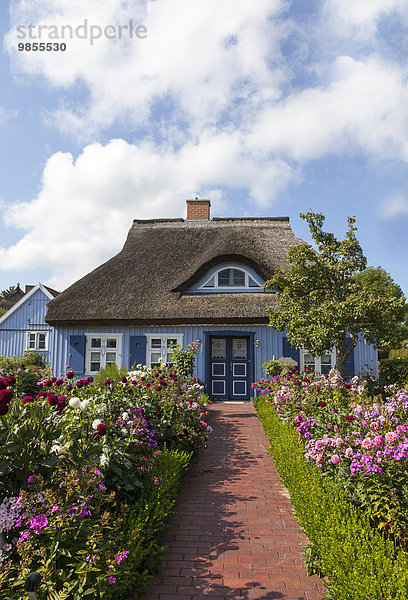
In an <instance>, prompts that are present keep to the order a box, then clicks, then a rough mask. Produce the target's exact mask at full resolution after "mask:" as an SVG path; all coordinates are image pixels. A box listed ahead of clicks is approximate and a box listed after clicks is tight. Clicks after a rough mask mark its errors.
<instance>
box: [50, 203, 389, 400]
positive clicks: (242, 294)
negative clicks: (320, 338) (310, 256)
mask: <svg viewBox="0 0 408 600" xmlns="http://www.w3.org/2000/svg"><path fill="white" fill-rule="evenodd" d="M301 243H303V242H302V240H300V239H299V238H297V237H296V236H295V235H294V234H293V232H292V229H291V227H290V223H289V219H288V218H287V217H277V218H270V217H265V218H260V217H254V218H213V219H210V202H209V201H208V200H188V201H187V219H185V220H184V219H154V220H135V221H134V222H133V225H132V227H131V229H130V231H129V234H128V237H127V240H126V242H125V245H124V247H123V249H122V251H121V252H120V253H119V254H117V255H116V256H115V257H113V258H112V259H110V260H109V261H107V262H106V263H104V264H103V265H101V266H100V267H98V268H97V269H95V270H94V271H92V272H91V273H89V274H88V275H86V276H85V277H83V278H82V279H80V280H79V281H77V282H76V283H74V284H73V285H72V286H71V287H69V288H68V289H67V290H65V291H64V292H63V293H61V294H60V295H59V296H58V297H56V298H55V299H53V300H52V301H51V302H50V303H49V305H48V306H49V308H48V313H47V316H46V321H47V323H48V324H49V325H50V326H52V327H53V328H54V334H53V336H54V343H53V354H52V356H51V364H52V366H53V368H54V372H55V373H57V372H61V371H63V370H64V369H65V365H68V364H69V365H70V366H71V368H73V369H74V372H75V373H76V374H78V375H82V374H87V375H92V374H94V373H97V372H98V371H99V370H100V369H102V368H104V367H105V366H107V365H110V364H116V365H117V366H118V367H120V366H121V365H125V366H126V367H128V368H130V367H131V366H132V365H136V364H138V363H142V364H147V365H148V366H154V365H157V364H158V363H159V359H162V360H164V361H165V362H171V361H172V351H171V348H172V345H173V344H180V345H182V346H186V345H188V344H191V343H192V342H193V341H196V342H197V344H198V346H199V353H198V357H197V361H196V375H197V376H198V377H199V378H200V379H201V380H202V381H204V382H205V385H206V389H207V391H208V393H209V394H210V395H211V396H212V397H213V398H214V399H234V400H239V399H242V400H247V399H250V397H251V396H252V394H253V390H252V389H251V384H252V382H253V381H255V380H256V379H257V378H259V377H261V376H264V373H263V371H262V363H264V362H265V361H266V360H269V359H271V358H273V357H275V358H277V359H278V358H280V357H282V356H286V357H292V358H294V359H295V360H296V362H297V363H298V364H299V366H300V367H301V368H303V367H304V366H305V365H306V364H313V365H314V366H315V367H316V369H317V370H318V371H320V372H321V373H328V371H329V370H330V368H331V367H332V366H334V364H335V355H334V352H328V353H327V354H326V355H324V356H321V357H312V356H310V354H309V353H308V352H306V351H303V350H302V349H295V348H292V347H291V346H290V345H289V344H288V342H287V340H286V337H285V334H284V332H280V331H276V330H274V329H272V328H270V327H268V317H267V314H266V312H265V308H266V307H267V306H269V307H272V309H276V310H278V308H279V304H278V296H279V294H278V293H276V291H272V290H270V291H267V292H264V291H263V290H262V285H263V283H264V282H265V281H267V280H268V279H269V278H270V277H271V275H272V273H273V272H274V270H275V269H276V268H286V267H288V266H289V263H288V261H287V253H288V251H289V249H290V248H291V247H292V246H293V245H296V244H301ZM365 365H368V366H369V367H371V368H374V369H375V368H376V365H377V353H376V351H375V350H374V349H373V348H372V347H371V346H368V345H366V344H364V343H362V342H360V343H359V344H358V345H357V347H356V348H355V349H354V351H353V353H352V355H351V356H350V359H349V364H348V368H349V373H350V374H351V375H353V374H354V373H355V372H359V371H361V370H362V368H363V367H364V366H365Z"/></svg>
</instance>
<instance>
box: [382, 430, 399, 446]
mask: <svg viewBox="0 0 408 600" xmlns="http://www.w3.org/2000/svg"><path fill="white" fill-rule="evenodd" d="M397 439H398V433H396V432H395V431H388V433H386V434H385V441H386V442H387V444H393V443H394V442H396V441H397Z"/></svg>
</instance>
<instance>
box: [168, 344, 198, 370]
mask: <svg viewBox="0 0 408 600" xmlns="http://www.w3.org/2000/svg"><path fill="white" fill-rule="evenodd" d="M172 351H173V359H174V362H175V363H176V365H177V371H178V372H179V373H180V374H183V375H187V376H190V377H192V376H193V373H194V364H195V359H196V356H197V354H198V346H197V343H196V342H193V343H192V344H190V345H189V346H187V347H186V348H182V347H181V346H174V347H173V348H172Z"/></svg>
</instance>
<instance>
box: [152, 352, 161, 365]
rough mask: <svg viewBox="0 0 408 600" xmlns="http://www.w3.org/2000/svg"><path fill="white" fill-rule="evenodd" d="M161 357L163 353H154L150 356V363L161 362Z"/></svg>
mask: <svg viewBox="0 0 408 600" xmlns="http://www.w3.org/2000/svg"><path fill="white" fill-rule="evenodd" d="M160 357H161V352H152V353H151V355H150V362H151V363H152V364H153V363H154V364H156V363H158V362H159V358H160Z"/></svg>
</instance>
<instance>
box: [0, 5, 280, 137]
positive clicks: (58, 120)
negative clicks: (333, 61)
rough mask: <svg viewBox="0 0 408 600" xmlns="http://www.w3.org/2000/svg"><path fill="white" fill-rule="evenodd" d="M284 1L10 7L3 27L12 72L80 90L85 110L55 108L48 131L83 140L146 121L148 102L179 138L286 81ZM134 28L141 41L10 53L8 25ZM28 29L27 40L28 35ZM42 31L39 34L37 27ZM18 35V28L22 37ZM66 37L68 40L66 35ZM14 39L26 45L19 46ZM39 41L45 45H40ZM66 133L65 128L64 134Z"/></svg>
mask: <svg viewBox="0 0 408 600" xmlns="http://www.w3.org/2000/svg"><path fill="white" fill-rule="evenodd" d="M286 6H287V4H286V2H285V1H284V0H257V2H256V4H254V3H253V2H251V1H250V0H241V1H240V2H236V1H235V0H223V2H222V3H220V2H218V0H206V1H205V2H202V0H171V1H169V2H152V1H147V2H135V1H134V0H110V1H108V2H104V3H100V2H99V1H98V2H97V1H96V0H81V2H79V0H73V1H72V2H66V1H63V0H50V2H48V3H46V4H45V3H43V2H42V0H32V1H31V2H30V5H29V6H28V5H27V3H26V2H24V1H23V0H14V12H13V20H12V22H13V25H14V27H13V29H12V30H11V31H10V33H9V34H8V36H6V47H7V48H8V51H9V52H10V54H11V55H12V63H13V65H14V69H15V72H24V73H29V74H31V75H32V76H35V77H37V78H39V77H43V78H45V80H46V81H48V82H49V83H50V84H51V85H52V86H58V87H62V88H70V87H72V86H73V85H74V84H77V83H81V84H83V85H85V87H86V89H87V90H88V91H89V97H88V101H87V103H85V105H83V104H82V105H81V106H80V107H78V106H75V105H73V106H69V104H68V105H61V106H60V108H59V109H58V110H57V111H56V112H55V113H54V115H53V116H54V123H55V124H56V125H57V126H58V127H59V128H60V129H61V130H62V131H64V132H67V131H68V130H69V129H71V132H72V131H73V130H74V131H75V132H76V133H77V134H79V135H81V136H83V135H85V134H86V135H88V136H89V137H91V136H92V135H94V134H96V133H97V132H98V131H99V130H100V129H103V128H107V127H109V126H111V125H112V124H113V123H114V122H115V121H117V120H121V121H122V122H123V119H128V120H129V121H130V122H131V123H132V124H133V125H134V126H137V125H143V124H144V123H145V122H146V119H148V118H150V117H151V116H152V114H153V111H154V105H155V104H156V103H157V102H164V103H165V104H166V105H167V107H168V112H167V115H166V120H167V121H173V122H175V123H180V122H181V123H183V124H184V125H186V126H187V129H188V131H189V134H190V135H191V134H194V133H197V132H198V134H199V133H201V131H202V130H203V128H204V127H207V126H208V125H209V124H214V123H217V121H219V120H220V119H221V118H224V119H225V118H226V115H227V113H229V112H230V111H231V108H232V107H233V106H234V104H236V106H235V108H234V111H233V112H234V115H236V114H238V115H239V114H240V106H241V107H242V109H245V108H247V105H248V102H249V103H253V102H257V103H260V102H261V103H262V102H264V101H265V100H268V101H269V100H270V99H273V98H277V97H279V95H280V86H281V84H282V82H284V81H285V79H286V75H285V73H284V71H283V70H282V69H281V65H280V57H281V51H280V44H281V42H282V40H284V39H285V38H286V35H287V24H286V23H285V21H284V20H283V19H282V18H281V15H282V11H283V10H284V8H285V7H286ZM131 19H132V20H133V23H134V24H138V23H139V24H143V25H144V26H145V27H146V30H147V37H146V39H135V38H133V39H130V38H128V37H127V34H126V32H123V35H122V37H121V39H120V40H119V39H118V38H116V39H107V38H106V37H105V36H102V37H101V38H100V39H97V40H95V41H94V44H93V45H90V38H89V35H88V39H78V38H75V37H74V38H73V39H66V40H65V41H66V44H67V50H66V51H65V52H48V53H45V52H44V53H42V52H20V53H18V52H16V50H15V47H16V42H17V41H18V40H17V36H18V35H22V33H19V31H18V29H17V28H18V27H19V26H20V27H21V24H23V26H24V24H27V23H32V24H34V25H36V26H37V28H38V26H41V27H43V28H44V29H42V30H41V31H40V32H38V33H41V35H43V36H45V35H46V34H47V32H48V31H49V28H50V27H58V31H62V29H61V28H62V27H63V26H67V25H71V26H72V28H73V29H74V30H75V29H76V27H78V26H79V25H81V24H83V23H84V22H85V21H86V22H87V28H88V32H89V30H90V28H91V27H96V26H99V27H101V28H103V29H104V28H105V27H106V26H108V25H113V26H115V27H116V28H117V29H118V26H119V25H122V26H125V25H128V24H129V23H130V20H131ZM37 28H34V29H32V33H33V34H35V35H38V33H37ZM45 28H48V29H45ZM23 33H24V34H26V35H27V34H28V30H26V29H24V30H23ZM67 35H68V34H67ZM41 39H43V37H42V38H41ZM24 41H30V40H28V39H25V40H24ZM45 41H47V40H45ZM72 128H74V129H72Z"/></svg>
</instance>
